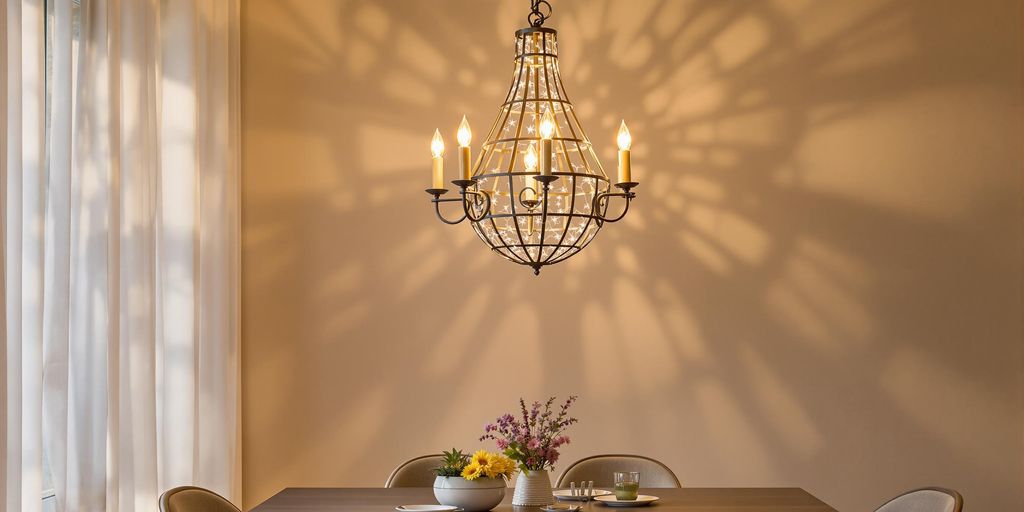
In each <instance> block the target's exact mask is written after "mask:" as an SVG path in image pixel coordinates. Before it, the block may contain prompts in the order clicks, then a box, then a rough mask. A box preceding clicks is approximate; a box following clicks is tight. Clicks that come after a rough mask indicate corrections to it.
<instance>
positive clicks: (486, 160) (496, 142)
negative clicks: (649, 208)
mask: <svg viewBox="0 0 1024 512" xmlns="http://www.w3.org/2000/svg"><path fill="white" fill-rule="evenodd" d="M542 7H543V8H544V9H546V12H544V10H542ZM531 9H532V10H531V13H530V15H529V16H528V21H529V22H530V25H531V26H530V27H527V28H523V29H520V30H518V31H516V33H515V36H516V57H515V77H514V79H513V81H512V84H511V85H510V87H509V91H508V93H507V94H506V96H505V101H504V102H503V103H502V104H501V106H500V110H499V113H498V116H497V117H496V119H495V121H494V124H493V125H492V126H491V129H490V131H489V133H488V135H487V138H486V141H485V142H484V143H483V150H482V151H481V152H480V154H479V155H478V156H477V158H476V161H475V162H474V163H473V165H472V173H471V175H470V176H469V179H456V180H452V181H451V183H452V184H453V185H455V187H457V193H458V197H451V198H447V197H443V196H444V195H445V194H446V193H447V192H448V191H449V190H448V189H446V188H429V189H427V190H426V192H427V193H428V194H430V195H431V196H432V199H431V202H432V203H433V204H434V210H435V213H436V214H437V217H438V218H439V219H440V220H441V221H442V222H444V223H445V224H453V225H454V224H459V223H462V222H463V221H466V220H469V221H470V223H471V224H472V225H473V228H474V231H475V232H476V233H477V235H478V236H479V237H480V239H481V240H483V241H484V243H486V244H487V245H488V246H490V248H491V250H492V251H493V252H495V253H497V254H499V255H501V256H502V257H504V258H506V259H508V260H509V261H512V262H514V263H517V264H520V265H525V266H529V267H531V268H533V271H534V274H540V270H541V268H542V267H544V266H547V265H554V264H556V263H559V262H562V261H565V260H566V259H568V258H570V257H572V256H574V255H575V254H577V253H579V252H580V251H582V250H583V249H584V248H586V247H587V246H588V245H589V244H590V243H591V242H592V241H593V240H594V238H595V237H596V235H597V232H598V231H599V230H600V228H601V227H603V226H604V224H605V223H609V222H611V223H613V222H618V221H619V220H621V219H622V218H624V217H625V216H626V214H627V213H628V212H629V206H630V203H631V202H632V200H633V199H635V198H636V194H635V193H634V192H633V189H634V188H635V187H636V186H637V185H638V184H639V183H637V182H635V181H624V182H620V183H615V184H614V187H615V188H616V189H617V191H616V190H613V189H612V185H613V184H612V183H611V180H609V179H608V177H607V175H606V174H605V173H604V169H603V167H602V166H601V164H600V161H599V160H598V159H597V156H596V154H595V153H594V152H593V147H592V144H591V142H590V140H589V138H588V137H587V136H586V134H585V133H584V132H583V127H582V124H581V123H580V121H579V119H578V117H577V116H576V111H575V108H574V107H573V105H572V103H571V102H570V101H569V99H568V96H567V94H566V92H565V89H564V86H563V85H562V80H561V77H560V76H558V74H559V68H558V65H557V62H558V61H557V59H558V55H557V42H556V34H557V32H556V31H555V30H554V29H551V28H546V27H543V26H542V25H543V23H544V21H545V20H546V19H547V18H548V17H550V15H551V5H550V4H548V2H547V1H545V0H531ZM541 72H543V75H542V74H541ZM531 91H532V95H531V94H530V93H531ZM528 111H529V112H528ZM528 113H529V115H530V116H531V117H532V119H528V118H527V115H528ZM542 114H543V115H548V116H550V117H551V118H552V119H554V116H555V115H560V116H563V119H562V121H561V122H557V121H556V123H555V134H554V136H550V135H549V139H548V140H550V142H548V144H549V145H550V146H549V147H550V148H551V150H550V158H551V159H552V160H553V161H554V163H553V164H552V163H549V164H548V168H549V170H550V173H549V174H544V173H541V172H538V171H537V170H536V168H532V169H531V168H530V167H529V164H528V163H527V164H526V165H527V167H526V168H518V167H517V165H516V164H517V163H519V164H520V167H521V166H522V164H523V163H524V158H523V156H521V154H525V153H526V151H527V148H530V147H531V146H532V148H533V149H529V151H534V149H535V148H536V147H537V145H538V144H540V143H541V136H540V132H539V131H537V130H536V129H535V128H536V127H537V126H538V123H539V121H540V117H541V116H542ZM524 126H527V127H528V128H527V129H526V130H524ZM512 127H514V128H512ZM513 130H514V131H513ZM524 132H525V133H524ZM542 147H546V146H542ZM466 151H468V149H467V150H466ZM621 153H622V151H620V159H621V158H622V156H621ZM626 153H627V158H628V151H626ZM535 155H536V153H534V158H536V156H535ZM506 157H508V161H507V162H506V161H505V159H506ZM467 158H468V157H467ZM527 158H529V157H527ZM495 159H497V161H496V163H495ZM573 160H575V162H573ZM591 160H592V161H591ZM527 161H528V160H527ZM620 165H621V164H620ZM627 165H628V163H627ZM555 166H557V167H558V168H557V169H556V168H555ZM620 176H621V171H620ZM627 176H628V173H627ZM531 180H532V182H533V184H532V185H531ZM560 180H564V181H562V183H563V184H564V185H563V187H561V189H560V190H555V189H554V185H555V183H556V182H559V181H560ZM588 180H592V181H588ZM584 184H586V187H584V186H583V185H584ZM435 186H436V185H435ZM538 188H539V189H540V190H538ZM517 190H518V192H517ZM590 194H593V197H592V199H590V200H589V202H590V204H589V205H587V204H577V201H578V198H577V196H584V197H587V196H589V195H590ZM615 198H621V199H623V204H622V207H621V211H619V212H618V213H617V214H612V215H609V210H610V204H611V202H612V199H615ZM499 201H500V202H502V203H503V204H502V206H501V207H502V209H503V210H502V211H495V206H496V203H498V202H499ZM581 201H585V200H581ZM456 202H457V203H461V205H462V208H461V210H462V212H461V214H456V215H455V216H453V217H446V216H445V215H444V213H442V208H441V207H442V205H443V204H444V203H456ZM552 202H554V203H555V206H552ZM506 210H507V211H506ZM613 213H614V212H613ZM537 224H539V227H540V230H539V232H537V231H535V227H536V225H537ZM549 226H550V227H551V229H549ZM559 227H560V228H561V231H560V232H559ZM537 233H539V236H534V235H536V234H537Z"/></svg>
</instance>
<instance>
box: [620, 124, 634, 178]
mask: <svg viewBox="0 0 1024 512" xmlns="http://www.w3.org/2000/svg"><path fill="white" fill-rule="evenodd" d="M617 139H618V143H619V181H618V182H619V183H630V182H632V181H633V176H632V172H631V171H630V165H629V147H630V146H632V145H633V137H632V136H631V135H630V134H629V128H626V121H622V124H620V125H619V136H618V137H617Z"/></svg>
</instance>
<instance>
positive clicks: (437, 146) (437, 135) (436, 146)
mask: <svg viewBox="0 0 1024 512" xmlns="http://www.w3.org/2000/svg"><path fill="white" fill-rule="evenodd" d="M430 153H431V154H432V155H434V158H437V157H439V156H441V155H444V139H442V138H441V130H434V138H432V139H430Z"/></svg>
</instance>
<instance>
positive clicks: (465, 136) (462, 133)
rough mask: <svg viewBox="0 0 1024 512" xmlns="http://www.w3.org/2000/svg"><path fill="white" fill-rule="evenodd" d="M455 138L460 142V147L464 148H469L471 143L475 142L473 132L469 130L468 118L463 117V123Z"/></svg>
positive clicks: (460, 124)
mask: <svg viewBox="0 0 1024 512" xmlns="http://www.w3.org/2000/svg"><path fill="white" fill-rule="evenodd" d="M455 138H456V139H458V140H459V145H460V146H462V147H467V146H469V143H470V141H472V140H473V131H472V130H470V129H469V121H466V116H462V122H461V123H459V131H458V132H456V133H455Z"/></svg>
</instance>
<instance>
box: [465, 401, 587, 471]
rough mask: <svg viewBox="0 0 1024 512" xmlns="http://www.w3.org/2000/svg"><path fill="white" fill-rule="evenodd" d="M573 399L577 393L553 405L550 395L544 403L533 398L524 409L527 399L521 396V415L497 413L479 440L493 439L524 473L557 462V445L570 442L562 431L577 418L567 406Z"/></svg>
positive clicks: (541, 468)
mask: <svg viewBox="0 0 1024 512" xmlns="http://www.w3.org/2000/svg"><path fill="white" fill-rule="evenodd" d="M575 401H576V396H570V397H569V398H568V399H566V401H565V403H563V404H562V406H561V407H560V408H558V409H555V408H553V405H554V403H555V397H551V398H549V399H548V401H547V402H545V403H543V404H541V403H540V402H534V403H533V405H532V406H531V407H530V409H529V410H527V408H526V402H525V401H524V400H523V399H522V398H520V399H519V408H520V412H521V417H520V418H516V417H514V416H512V415H511V414H504V415H502V416H500V417H498V419H497V420H495V422H494V423H488V424H487V425H486V426H484V435H483V436H481V437H480V440H481V441H484V440H486V439H493V440H494V441H495V443H496V444H497V446H498V449H500V450H502V451H503V452H504V454H505V456H506V457H507V458H509V459H511V460H513V461H515V462H516V463H517V465H518V467H519V469H521V470H522V471H523V472H524V473H529V472H530V471H543V470H545V469H547V468H549V467H553V466H554V464H555V462H558V455H559V453H558V448H559V447H561V446H562V445H565V444H568V443H569V436H566V435H564V434H563V432H564V431H565V429H566V428H567V427H569V425H572V424H573V423H576V421H577V420H576V418H573V417H571V416H569V408H570V407H571V406H572V404H573V402H575Z"/></svg>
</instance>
